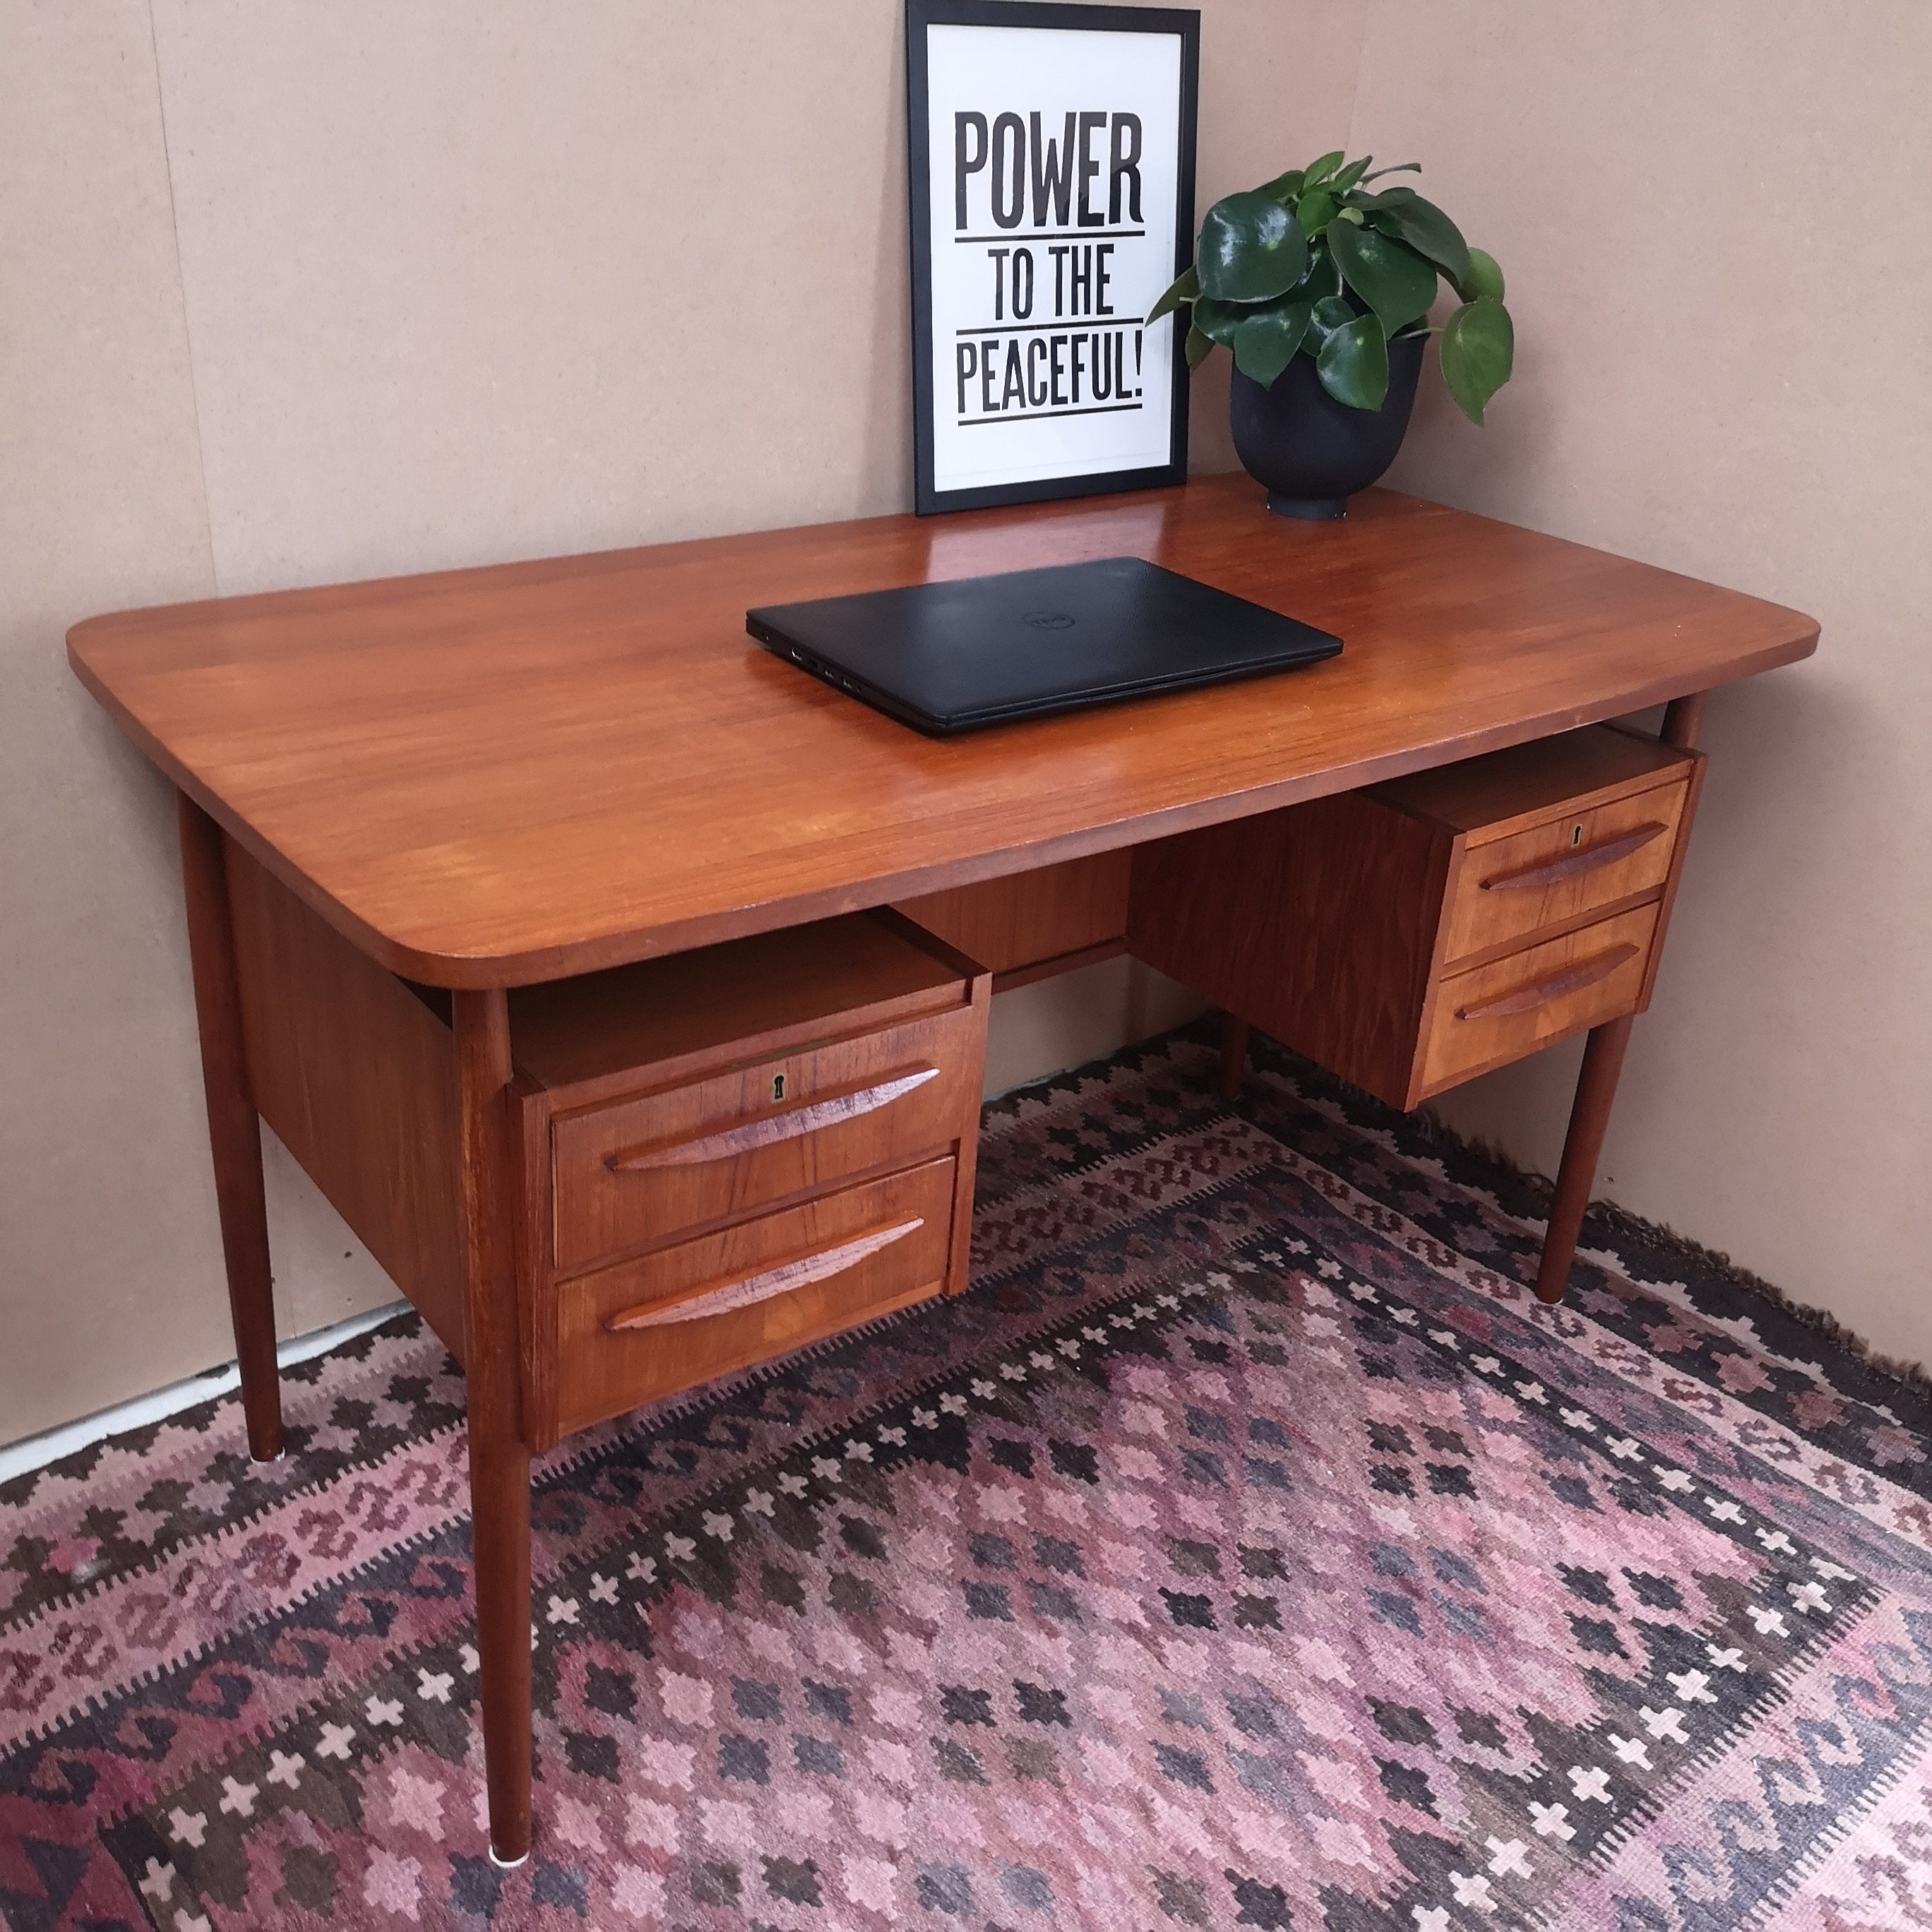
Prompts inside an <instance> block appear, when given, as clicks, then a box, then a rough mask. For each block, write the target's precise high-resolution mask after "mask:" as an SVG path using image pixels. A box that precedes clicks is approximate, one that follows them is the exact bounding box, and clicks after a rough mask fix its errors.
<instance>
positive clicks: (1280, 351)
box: [1235, 302, 1310, 389]
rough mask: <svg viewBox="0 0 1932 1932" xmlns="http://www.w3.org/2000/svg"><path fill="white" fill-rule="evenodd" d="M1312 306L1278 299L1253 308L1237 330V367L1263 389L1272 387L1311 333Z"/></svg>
mask: <svg viewBox="0 0 1932 1932" xmlns="http://www.w3.org/2000/svg"><path fill="white" fill-rule="evenodd" d="M1309 308H1310V305H1309V304H1308V303H1307V302H1270V303H1269V304H1268V305H1267V307H1266V308H1259V309H1251V310H1250V311H1249V312H1248V315H1247V320H1244V322H1243V323H1242V324H1241V327H1240V328H1239V329H1236V330H1235V368H1237V369H1238V370H1240V371H1241V374H1243V375H1244V376H1247V377H1251V378H1252V379H1253V380H1254V381H1256V382H1257V383H1260V385H1261V386H1262V388H1263V389H1272V388H1273V387H1274V380H1275V378H1276V377H1277V376H1279V375H1280V374H1281V372H1282V371H1283V370H1284V369H1286V368H1287V367H1288V365H1289V364H1290V363H1291V362H1293V361H1294V360H1295V351H1296V350H1298V349H1299V348H1300V347H1301V343H1302V338H1304V336H1305V335H1307V333H1308V315H1309Z"/></svg>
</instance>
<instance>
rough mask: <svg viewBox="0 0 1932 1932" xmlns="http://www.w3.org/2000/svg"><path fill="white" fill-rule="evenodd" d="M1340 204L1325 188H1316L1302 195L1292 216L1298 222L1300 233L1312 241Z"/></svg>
mask: <svg viewBox="0 0 1932 1932" xmlns="http://www.w3.org/2000/svg"><path fill="white" fill-rule="evenodd" d="M1340 205H1341V203H1340V202H1338V201H1337V199H1335V197H1334V196H1333V195H1332V194H1331V193H1329V192H1328V190H1327V189H1326V188H1325V187H1318V188H1317V189H1316V190H1315V191H1314V193H1313V194H1304V195H1303V196H1302V197H1301V203H1300V205H1298V207H1297V208H1296V209H1295V220H1297V221H1298V223H1300V224H1301V232H1302V233H1303V234H1304V235H1305V236H1307V237H1308V239H1309V240H1310V241H1311V242H1312V241H1313V240H1314V239H1315V238H1316V236H1318V235H1319V234H1320V233H1322V229H1325V228H1326V227H1327V226H1328V224H1329V223H1330V222H1331V221H1333V220H1334V218H1335V211H1336V210H1337V208H1339V207H1340Z"/></svg>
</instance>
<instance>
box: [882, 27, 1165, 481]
mask: <svg viewBox="0 0 1932 1932" xmlns="http://www.w3.org/2000/svg"><path fill="white" fill-rule="evenodd" d="M1200 29H1201V17H1200V15H1199V13H1196V12H1193V11H1192V10H1178V9H1173V8H1164V7H1163V8H1155V7H1085V6H1070V5H1044V4H1036V0H906V95H907V115H908V133H909V136H910V157H911V166H910V182H911V193H910V199H911V214H912V311H913V313H912V326H913V457H914V476H915V482H916V490H915V503H916V508H918V510H919V514H921V515H922V516H923V515H927V514H930V513H932V511H938V510H965V509H974V508H980V507H981V506H982V505H986V504H989V503H1025V502H1039V501H1041V500H1043V499H1046V498H1048V497H1052V496H1086V495H1088V494H1092V493H1098V492H1100V491H1103V490H1144V489H1150V488H1152V487H1154V486H1156V485H1157V484H1164V483H1178V482H1179V481H1181V479H1182V478H1183V476H1184V475H1185V473H1186V468H1187V367H1186V365H1185V363H1184V361H1183V360H1182V358H1181V353H1180V341H1179V338H1178V337H1177V336H1176V335H1175V329H1174V325H1173V323H1172V320H1169V319H1166V318H1163V320H1161V321H1160V322H1158V323H1156V324H1155V325H1154V327H1153V328H1152V329H1147V328H1145V327H1144V326H1143V325H1142V318H1143V317H1145V315H1146V314H1147V312H1148V310H1149V309H1150V308H1152V307H1153V306H1154V302H1155V301H1156V300H1157V299H1158V297H1159V296H1160V294H1161V293H1162V291H1163V290H1165V289H1166V287H1167V286H1168V284H1169V283H1170V282H1172V281H1173V280H1174V278H1175V276H1176V275H1178V274H1179V273H1180V272H1181V269H1183V268H1184V267H1185V266H1187V263H1188V262H1189V261H1190V260H1192V259H1193V243H1194V123H1195V96H1196V83H1197V80H1198V76H1199V66H1200V48H1201V31H1200Z"/></svg>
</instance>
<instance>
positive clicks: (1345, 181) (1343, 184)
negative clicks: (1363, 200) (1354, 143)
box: [1328, 154, 1375, 194]
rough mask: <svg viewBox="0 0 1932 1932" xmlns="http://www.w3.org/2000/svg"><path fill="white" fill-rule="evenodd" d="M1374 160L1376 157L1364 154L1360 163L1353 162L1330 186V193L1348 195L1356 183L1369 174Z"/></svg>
mask: <svg viewBox="0 0 1932 1932" xmlns="http://www.w3.org/2000/svg"><path fill="white" fill-rule="evenodd" d="M1374 159H1375V156H1374V155H1373V154H1364V156H1363V157H1362V158H1361V160H1359V161H1351V162H1350V163H1349V165H1348V166H1346V168H1344V169H1343V170H1342V172H1340V174H1338V175H1337V176H1336V177H1335V178H1334V180H1333V181H1331V182H1330V183H1329V184H1328V189H1329V192H1330V193H1331V194H1346V193H1348V191H1349V189H1351V188H1352V187H1354V186H1355V184H1356V182H1358V181H1360V180H1361V178H1362V177H1363V175H1365V174H1366V173H1367V172H1368V168H1369V163H1370V162H1371V161H1372V160H1374Z"/></svg>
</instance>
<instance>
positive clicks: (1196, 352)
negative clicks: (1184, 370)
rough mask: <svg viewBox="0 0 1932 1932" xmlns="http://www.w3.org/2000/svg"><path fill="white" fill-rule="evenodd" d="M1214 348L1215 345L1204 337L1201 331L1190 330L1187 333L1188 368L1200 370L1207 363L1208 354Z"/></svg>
mask: <svg viewBox="0 0 1932 1932" xmlns="http://www.w3.org/2000/svg"><path fill="white" fill-rule="evenodd" d="M1213 347H1214V343H1213V342H1212V341H1211V340H1210V339H1209V338H1208V337H1206V336H1205V335H1202V333H1201V332H1200V330H1199V329H1190V330H1189V331H1188V332H1187V350H1186V351H1185V353H1186V355H1187V366H1188V368H1190V369H1198V368H1200V366H1201V365H1202V363H1204V362H1206V361H1207V359H1208V352H1209V350H1211V349H1212V348H1213Z"/></svg>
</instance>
